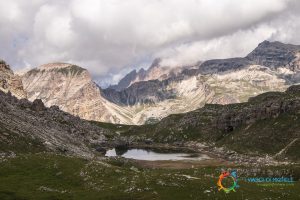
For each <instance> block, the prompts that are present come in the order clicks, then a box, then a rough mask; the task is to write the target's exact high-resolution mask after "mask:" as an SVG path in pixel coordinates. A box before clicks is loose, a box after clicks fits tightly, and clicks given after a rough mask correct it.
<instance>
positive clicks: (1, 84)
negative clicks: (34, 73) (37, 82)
mask: <svg viewBox="0 0 300 200" xmlns="http://www.w3.org/2000/svg"><path fill="white" fill-rule="evenodd" d="M0 90H2V91H4V92H8V91H10V92H11V93H12V94H13V95H14V96H16V97H18V98H26V92H25V91H24V89H23V84H22V80H21V78H20V77H19V76H17V75H15V74H14V73H13V71H12V70H11V69H10V67H9V65H7V64H6V63H5V62H4V61H3V60H0Z"/></svg>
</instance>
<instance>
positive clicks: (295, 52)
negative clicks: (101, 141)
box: [22, 41, 300, 124]
mask: <svg viewBox="0 0 300 200" xmlns="http://www.w3.org/2000/svg"><path fill="white" fill-rule="evenodd" d="M160 63H161V61H160V59H156V60H155V61H154V62H153V64H152V65H151V66H150V67H149V69H147V70H140V71H139V72H136V71H132V72H131V73H129V74H128V75H127V76H125V77H124V78H123V79H122V80H121V81H120V83H119V84H118V85H117V86H112V87H110V88H107V89H102V88H100V87H99V86H97V84H96V83H95V82H93V80H92V79H91V76H90V74H89V72H88V71H87V70H86V69H84V68H81V67H79V66H76V65H73V64H67V63H50V64H46V65H42V66H40V67H38V68H34V69H32V70H30V71H28V72H27V73H25V74H24V75H22V82H23V85H24V91H25V92H26V93H27V95H28V99H29V100H31V101H33V100H34V99H36V98H40V99H42V101H43V102H44V103H45V105H46V106H48V107H50V106H52V105H58V106H59V107H60V108H61V109H62V110H64V111H66V112H69V113H71V114H74V115H78V116H79V117H81V118H83V119H88V120H95V121H103V122H112V123H122V124H143V123H148V122H151V123H152V122H153V121H157V120H159V119H162V118H164V117H166V116H168V115H170V114H175V113H185V112H189V111H192V110H195V109H198V108H201V107H203V106H204V105H205V104H207V103H217V104H229V103H238V102H245V101H247V100H248V98H249V97H252V96H255V95H258V94H261V93H263V92H268V91H284V90H285V89H286V88H287V87H288V86H290V85H292V84H297V83H299V82H300V46H299V45H290V44H283V43H280V42H269V41H264V42H262V43H261V44H259V45H258V47H257V48H255V49H254V50H253V51H252V52H250V53H249V54H248V55H247V56H246V57H244V58H228V59H215V60H208V61H204V62H198V63H196V64H195V65H193V66H185V67H179V68H167V66H161V64H160ZM114 87H116V88H114Z"/></svg>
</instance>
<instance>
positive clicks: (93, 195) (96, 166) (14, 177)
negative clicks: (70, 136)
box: [0, 154, 300, 200]
mask: <svg viewBox="0 0 300 200" xmlns="http://www.w3.org/2000/svg"><path fill="white" fill-rule="evenodd" d="M221 168H222V167H218V168H216V167H205V168H199V169H198V168H193V169H147V168H141V167H139V165H137V164H135V163H133V162H131V161H125V160H106V161H101V162H100V161H87V160H84V159H79V158H74V157H65V156H59V155H53V154H36V155H24V156H21V157H17V158H13V159H9V160H7V161H2V162H1V165H0V179H1V182H0V199H3V200H9V199H14V200H25V199H45V200H46V199H47V200H50V199H51V200H53V199H74V200H76V199H78V200H81V199H86V200H96V199H97V200H99V199H105V200H107V199H115V200H124V199H143V200H148V199H149V200H150V199H163V200H169V199H170V200H176V199H178V200H183V199H193V200H196V199H214V200H215V199H242V198H244V199H248V200H252V199H255V200H256V199H299V198H300V194H299V190H300V183H299V181H297V182H295V183H294V184H292V185H287V186H273V187H267V188H266V187H262V186H258V185H257V184H255V183H248V182H245V181H244V180H243V178H244V177H246V174H245V173H243V170H244V171H245V170H247V169H248V170H251V168H247V167H243V166H237V167H236V169H237V170H238V171H241V172H240V173H239V179H240V180H239V185H240V188H238V189H237V191H236V192H231V193H229V194H225V193H224V192H223V191H218V189H217V185H216V182H217V181H218V176H219V175H220V171H221ZM286 169H287V166H285V167H273V168H270V167H269V168H268V170H271V171H282V172H283V171H284V170H286ZM288 169H290V171H291V174H288V175H291V176H293V177H294V178H295V180H298V179H299V175H300V171H299V167H296V166H293V167H292V166H289V167H288ZM262 171H264V169H262ZM262 173H263V172H262ZM261 175H263V174H261ZM256 176H260V174H257V175H256Z"/></svg>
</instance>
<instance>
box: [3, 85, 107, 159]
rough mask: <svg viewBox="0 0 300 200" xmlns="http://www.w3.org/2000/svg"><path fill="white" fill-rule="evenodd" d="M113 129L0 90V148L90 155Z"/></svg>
mask: <svg viewBox="0 0 300 200" xmlns="http://www.w3.org/2000/svg"><path fill="white" fill-rule="evenodd" d="M111 135H112V133H111V132H110V131H108V130H106V129H103V128H100V127H98V126H96V125H94V124H92V123H90V122H88V121H85V120H82V119H80V118H79V117H75V116H72V115H70V114H68V113H66V112H63V111H61V110H59V108H58V107H57V106H51V107H50V108H47V107H45V106H44V104H43V103H42V101H41V100H39V99H37V100H34V101H33V102H30V101H28V100H26V99H21V100H19V99H17V98H16V97H15V96H12V95H11V94H10V93H4V92H2V91H0V144H1V145H0V146H1V147H0V152H8V151H12V152H15V153H25V152H40V151H54V152H60V153H65V154H68V155H75V156H80V157H87V158H91V157H93V155H94V152H95V149H93V148H92V147H94V146H99V145H100V146H101V145H102V144H103V143H105V141H106V137H107V136H111Z"/></svg>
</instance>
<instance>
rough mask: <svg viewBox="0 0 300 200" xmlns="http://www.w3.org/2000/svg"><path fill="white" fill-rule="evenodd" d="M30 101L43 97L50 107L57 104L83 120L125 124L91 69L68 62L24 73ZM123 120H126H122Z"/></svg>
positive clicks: (47, 65)
mask: <svg viewBox="0 0 300 200" xmlns="http://www.w3.org/2000/svg"><path fill="white" fill-rule="evenodd" d="M22 81H23V84H24V88H25V90H26V91H27V92H28V98H29V100H30V101H33V100H35V99H41V100H42V101H43V102H44V103H45V105H46V106H48V107H50V106H51V105H57V106H59V107H60V109H62V110H63V111H66V112H69V113H71V114H73V115H77V116H79V117H81V118H83V119H87V120H96V121H109V122H114V123H121V122H122V123H125V122H126V120H123V118H122V116H118V112H116V113H114V115H113V114H112V113H113V111H114V110H115V108H114V107H116V106H113V105H111V103H110V102H108V101H107V100H105V99H103V97H102V96H101V94H100V88H99V87H98V86H97V85H96V84H95V83H94V82H93V81H92V79H91V76H90V74H89V72H88V71H87V70H86V69H83V68H81V67H79V66H76V65H72V64H67V63H51V64H46V65H42V66H40V67H38V68H35V69H32V70H30V71H28V72H27V73H26V74H24V75H23V76H22ZM122 120H123V121H122Z"/></svg>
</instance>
